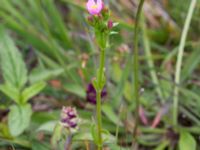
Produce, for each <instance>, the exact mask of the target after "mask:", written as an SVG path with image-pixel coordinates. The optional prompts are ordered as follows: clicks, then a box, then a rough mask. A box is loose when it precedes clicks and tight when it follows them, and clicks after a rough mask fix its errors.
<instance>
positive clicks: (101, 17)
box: [87, 0, 113, 150]
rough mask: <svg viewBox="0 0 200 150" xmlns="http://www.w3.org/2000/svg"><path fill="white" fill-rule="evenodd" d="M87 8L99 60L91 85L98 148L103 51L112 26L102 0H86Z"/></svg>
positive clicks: (103, 84)
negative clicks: (93, 89)
mask: <svg viewBox="0 0 200 150" xmlns="http://www.w3.org/2000/svg"><path fill="white" fill-rule="evenodd" d="M87 10H88V12H89V13H90V16H89V17H88V23H89V24H90V25H91V26H92V27H93V29H94V33H95V37H96V42H97V44H98V47H99V49H100V57H99V58H100V62H99V68H98V69H97V77H96V78H95V79H94V80H93V85H94V88H95V90H96V119H97V123H96V124H97V135H98V136H97V138H96V139H94V141H95V143H96V144H97V147H98V150H101V149H102V147H103V141H104V140H103V138H102V133H103V132H105V131H104V130H103V129H102V113H101V111H102V108H101V107H102V106H101V102H102V101H101V93H102V90H103V88H104V86H105V83H106V78H105V73H104V72H105V53H106V48H107V45H108V37H109V34H110V33H111V29H112V27H113V22H112V21H111V20H109V17H110V12H109V10H108V8H106V7H105V6H104V2H103V1H102V0H96V1H95V0H89V1H88V2H87ZM94 138H95V136H94Z"/></svg>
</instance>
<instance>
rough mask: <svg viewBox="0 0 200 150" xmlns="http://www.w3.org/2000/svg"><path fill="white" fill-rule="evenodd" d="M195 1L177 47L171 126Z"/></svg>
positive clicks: (174, 115)
mask: <svg viewBox="0 0 200 150" xmlns="http://www.w3.org/2000/svg"><path fill="white" fill-rule="evenodd" d="M196 2H197V0H191V3H190V7H189V10H188V14H187V17H186V21H185V25H184V28H183V32H182V36H181V41H180V45H179V50H178V56H177V63H176V73H175V83H176V85H177V86H175V88H174V101H173V125H174V126H177V116H178V97H179V87H178V86H179V85H180V74H181V66H182V60H183V53H184V47H185V41H186V37H187V34H188V30H189V26H190V23H191V20H192V15H193V12H194V9H195V5H196Z"/></svg>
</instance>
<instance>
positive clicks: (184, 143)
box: [179, 131, 196, 150]
mask: <svg viewBox="0 0 200 150" xmlns="http://www.w3.org/2000/svg"><path fill="white" fill-rule="evenodd" d="M179 150H196V141H195V139H194V137H193V136H192V135H191V134H190V133H188V132H186V131H181V133H180V140H179Z"/></svg>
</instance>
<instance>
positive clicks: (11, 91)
mask: <svg viewBox="0 0 200 150" xmlns="http://www.w3.org/2000/svg"><path fill="white" fill-rule="evenodd" d="M0 91H2V92H3V93H4V94H5V95H6V96H8V97H10V98H11V99H12V100H14V101H15V102H16V103H19V102H20V96H19V95H20V94H19V91H18V90H17V89H15V88H14V87H11V85H7V84H2V85H0Z"/></svg>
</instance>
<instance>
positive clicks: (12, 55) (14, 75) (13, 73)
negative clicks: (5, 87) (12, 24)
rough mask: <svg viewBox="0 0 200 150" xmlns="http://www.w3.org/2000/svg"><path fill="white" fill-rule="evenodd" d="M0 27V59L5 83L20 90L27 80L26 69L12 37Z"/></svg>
mask: <svg viewBox="0 0 200 150" xmlns="http://www.w3.org/2000/svg"><path fill="white" fill-rule="evenodd" d="M4 30H5V29H4V28H3V27H0V60H1V69H2V72H3V78H4V80H5V82H6V84H9V85H12V87H15V88H16V89H18V90H20V89H21V88H22V87H23V86H24V85H25V83H26V82H27V70H26V66H25V63H24V61H23V59H22V56H21V54H20V52H19V51H18V50H17V47H16V46H15V44H14V42H13V41H12V39H11V38H10V37H9V36H8V34H7V33H6V32H5V31H4Z"/></svg>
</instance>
